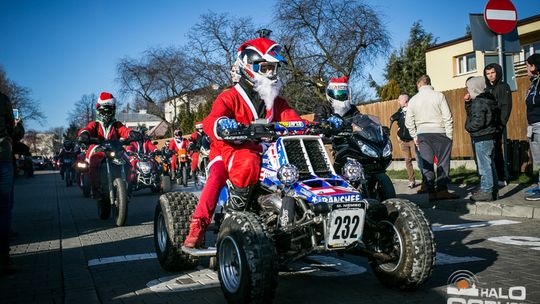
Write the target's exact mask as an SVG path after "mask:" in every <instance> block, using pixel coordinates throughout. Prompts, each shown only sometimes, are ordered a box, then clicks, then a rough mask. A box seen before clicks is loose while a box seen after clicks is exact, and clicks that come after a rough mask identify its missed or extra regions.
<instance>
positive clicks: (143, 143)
mask: <svg viewBox="0 0 540 304" xmlns="http://www.w3.org/2000/svg"><path fill="white" fill-rule="evenodd" d="M146 131H147V129H146V128H145V127H140V128H139V130H138V132H139V133H140V134H141V137H142V140H140V141H134V142H132V143H131V144H130V145H129V146H127V147H126V151H128V152H131V153H135V154H148V153H152V152H155V151H156V150H157V148H156V146H155V145H154V144H153V143H152V141H151V140H150V137H148V135H146ZM138 162H139V159H138V158H137V157H136V156H135V155H130V157H129V163H130V164H131V174H130V175H129V184H130V186H131V185H133V183H134V182H136V181H135V172H136V170H135V169H136V166H137V163H138Z"/></svg>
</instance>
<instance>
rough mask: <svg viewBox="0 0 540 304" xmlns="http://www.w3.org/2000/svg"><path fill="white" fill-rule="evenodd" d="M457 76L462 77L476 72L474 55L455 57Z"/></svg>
mask: <svg viewBox="0 0 540 304" xmlns="http://www.w3.org/2000/svg"><path fill="white" fill-rule="evenodd" d="M456 71H457V75H462V74H466V73H470V72H475V71H476V54H475V53H470V54H466V55H463V56H459V57H456Z"/></svg>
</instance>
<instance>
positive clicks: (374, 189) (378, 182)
mask: <svg viewBox="0 0 540 304" xmlns="http://www.w3.org/2000/svg"><path fill="white" fill-rule="evenodd" d="M370 192H371V194H372V195H371V196H372V197H370V198H373V199H376V200H378V201H379V202H382V201H385V200H387V199H390V198H395V197H396V189H395V188H394V183H392V180H391V179H390V177H388V175H387V174H386V173H377V174H374V175H373V177H372V180H371V181H370Z"/></svg>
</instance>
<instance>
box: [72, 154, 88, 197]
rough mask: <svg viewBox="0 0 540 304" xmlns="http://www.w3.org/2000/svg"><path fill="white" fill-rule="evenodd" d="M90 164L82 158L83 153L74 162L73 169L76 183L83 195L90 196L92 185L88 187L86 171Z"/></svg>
mask: <svg viewBox="0 0 540 304" xmlns="http://www.w3.org/2000/svg"><path fill="white" fill-rule="evenodd" d="M89 169H90V165H89V164H88V162H87V161H86V160H84V155H83V157H81V159H79V160H77V161H76V162H75V171H76V172H77V184H78V185H79V187H80V188H81V190H82V193H83V196H84V197H90V195H91V193H92V187H90V179H89V177H88V171H89Z"/></svg>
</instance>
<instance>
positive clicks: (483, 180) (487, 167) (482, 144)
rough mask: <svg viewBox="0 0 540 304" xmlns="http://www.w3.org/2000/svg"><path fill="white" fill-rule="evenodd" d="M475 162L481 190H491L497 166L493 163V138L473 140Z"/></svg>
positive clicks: (493, 187)
mask: <svg viewBox="0 0 540 304" xmlns="http://www.w3.org/2000/svg"><path fill="white" fill-rule="evenodd" d="M474 149H475V150H476V163H477V166H478V174H479V175H480V189H481V190H482V191H483V192H493V191H494V190H496V189H497V188H495V182H496V181H498V179H497V166H496V165H495V140H494V139H491V140H483V141H475V142H474Z"/></svg>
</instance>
